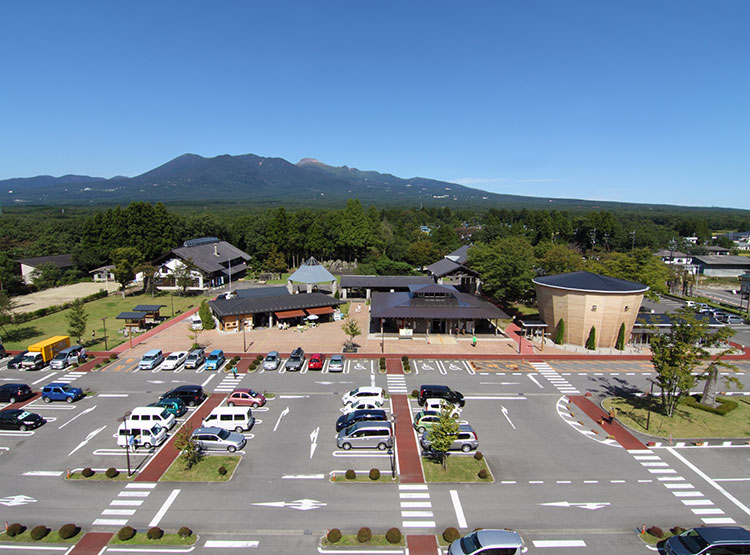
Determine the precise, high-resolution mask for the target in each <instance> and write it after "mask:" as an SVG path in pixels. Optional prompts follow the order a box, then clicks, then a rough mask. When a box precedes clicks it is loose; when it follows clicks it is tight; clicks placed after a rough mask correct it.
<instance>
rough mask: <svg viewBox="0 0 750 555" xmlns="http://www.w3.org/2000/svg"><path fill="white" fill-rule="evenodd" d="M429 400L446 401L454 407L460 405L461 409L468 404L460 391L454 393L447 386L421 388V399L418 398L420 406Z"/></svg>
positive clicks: (425, 386)
mask: <svg viewBox="0 0 750 555" xmlns="http://www.w3.org/2000/svg"><path fill="white" fill-rule="evenodd" d="M427 399H445V400H446V401H449V402H451V403H453V404H454V405H458V406H459V407H463V406H464V405H465V404H466V402H465V401H464V396H463V395H462V394H461V393H460V392H458V391H453V390H452V389H451V388H450V387H448V386H447V385H423V386H421V387H420V388H419V397H418V398H417V402H418V403H419V405H420V406H422V405H424V404H425V401H426V400H427Z"/></svg>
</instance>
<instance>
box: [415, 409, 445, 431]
mask: <svg viewBox="0 0 750 555" xmlns="http://www.w3.org/2000/svg"><path fill="white" fill-rule="evenodd" d="M439 420H440V413H439V412H436V411H434V410H421V411H419V412H418V413H417V414H415V415H414V424H413V425H414V429H415V430H417V432H419V433H420V434H421V433H424V432H426V431H431V430H432V427H433V426H434V425H435V424H437V423H438V421H439Z"/></svg>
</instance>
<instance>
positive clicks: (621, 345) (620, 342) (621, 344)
mask: <svg viewBox="0 0 750 555" xmlns="http://www.w3.org/2000/svg"><path fill="white" fill-rule="evenodd" d="M615 349H617V350H618V351H624V350H625V322H623V323H622V324H620V331H619V332H617V343H616V344H615Z"/></svg>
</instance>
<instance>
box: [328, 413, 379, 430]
mask: <svg viewBox="0 0 750 555" xmlns="http://www.w3.org/2000/svg"><path fill="white" fill-rule="evenodd" d="M387 420H388V417H386V415H385V411H384V410H379V409H360V410H355V411H352V412H350V413H349V414H342V415H341V416H339V418H338V420H336V431H337V432H340V431H341V430H343V429H344V428H348V427H349V426H351V425H352V424H356V423H357V422H363V421H367V422H385V421H387Z"/></svg>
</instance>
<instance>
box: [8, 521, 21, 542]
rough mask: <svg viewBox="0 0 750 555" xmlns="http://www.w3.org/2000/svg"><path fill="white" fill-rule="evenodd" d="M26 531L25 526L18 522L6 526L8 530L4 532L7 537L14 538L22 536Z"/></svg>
mask: <svg viewBox="0 0 750 555" xmlns="http://www.w3.org/2000/svg"><path fill="white" fill-rule="evenodd" d="M25 530H26V526H24V525H23V524H21V523H19V522H14V523H13V524H11V525H10V526H8V529H7V530H6V531H5V533H6V534H8V536H9V537H11V538H14V537H16V536H17V535H19V534H23V533H24V531H25Z"/></svg>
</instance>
